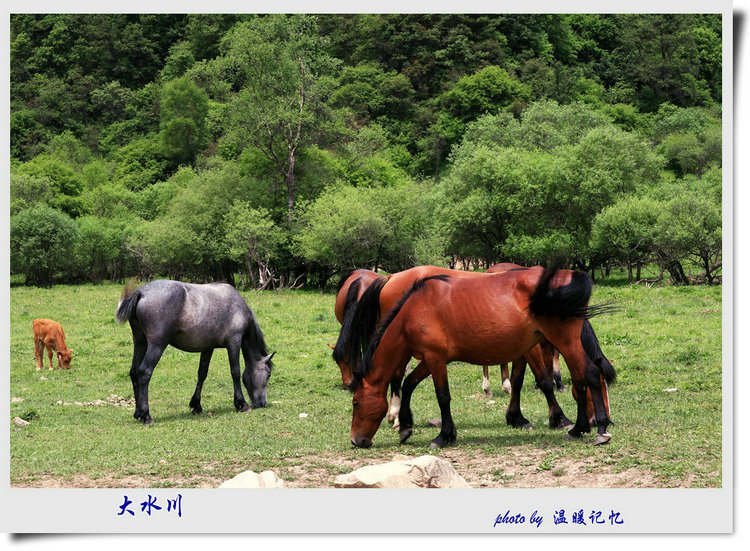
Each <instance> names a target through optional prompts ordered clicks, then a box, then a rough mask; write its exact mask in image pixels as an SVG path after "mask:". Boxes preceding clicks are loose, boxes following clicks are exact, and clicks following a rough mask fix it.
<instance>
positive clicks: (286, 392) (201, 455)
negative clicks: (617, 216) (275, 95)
mask: <svg viewBox="0 0 750 551" xmlns="http://www.w3.org/2000/svg"><path fill="white" fill-rule="evenodd" d="M121 289H122V286H121V285H113V284H102V285H95V286H94V285H57V286H54V287H52V288H51V289H40V288H32V287H23V286H13V287H11V289H10V335H9V337H10V339H9V340H10V355H9V356H10V396H11V403H10V418H9V420H8V422H9V423H10V456H11V457H10V476H11V485H12V486H24V487H28V486H31V487H35V486H39V487H49V486H54V487H76V486H84V487H91V486H102V487H113V486H114V487H118V486H129V485H139V486H147V487H175V486H176V487H215V486H216V485H218V484H219V483H220V482H221V481H222V480H225V479H228V478H231V477H232V476H234V475H235V474H237V473H238V472H241V471H243V470H248V469H252V470H254V471H256V472H261V471H264V470H268V469H271V470H274V471H276V472H277V473H280V476H281V477H282V478H283V479H285V480H286V481H287V482H289V483H290V484H291V485H294V484H295V483H296V484H297V485H308V484H309V485H313V486H331V485H332V480H333V478H334V477H335V475H337V474H340V473H342V472H346V471H348V470H351V468H352V467H356V466H360V465H365V464H369V463H376V462H382V461H387V460H390V459H391V458H392V457H393V456H394V455H396V454H403V455H409V456H418V455H423V454H427V453H433V454H436V455H444V456H445V457H447V458H449V459H451V460H453V461H454V462H455V461H456V457H457V456H459V455H460V456H461V457H465V458H472V457H476V456H479V455H481V457H482V458H484V459H485V461H484V463H482V465H483V466H482V467H481V468H482V469H484V471H485V472H481V473H474V474H475V475H477V476H482V477H485V478H486V479H487V480H490V481H492V480H495V481H498V484H502V481H503V478H504V476H506V475H505V474H504V472H503V471H502V469H500V468H493V467H492V461H493V460H497V463H498V464H500V463H503V462H507V461H508V460H509V458H512V457H528V458H530V459H529V460H528V461H527V463H525V464H527V466H528V469H529V470H530V471H531V472H535V471H536V472H542V471H551V472H553V473H555V472H557V471H556V469H558V470H559V469H564V467H562V465H564V464H570V462H574V463H577V464H581V465H585V469H586V470H587V471H592V472H596V471H597V470H606V471H607V472H612V473H618V472H628V473H632V474H633V476H636V477H638V476H642V477H643V478H644V480H648V481H650V482H648V484H647V485H649V486H658V487H713V488H715V487H721V486H722V427H723V424H722V338H721V335H722V314H721V291H722V289H721V287H707V286H690V287H669V286H654V287H651V288H648V287H645V286H642V285H636V286H628V285H627V284H626V283H625V282H624V281H623V280H621V279H616V278H612V279H610V280H607V281H605V282H604V283H600V282H597V284H596V285H595V288H594V295H593V299H592V303H602V302H611V303H614V304H616V305H617V306H619V307H620V308H619V310H618V311H616V312H613V313H608V314H606V315H602V316H599V317H596V318H594V319H593V320H592V325H593V326H594V328H595V330H596V332H597V336H598V337H599V341H600V344H601V347H602V349H603V351H604V353H605V354H606V355H607V357H608V358H609V359H610V360H611V361H612V362H613V363H614V365H615V368H616V370H617V381H616V383H615V384H614V385H612V386H611V387H610V389H609V395H610V409H611V417H612V419H613V421H614V422H615V426H614V427H611V428H610V432H611V433H612V435H613V438H612V440H611V442H610V443H609V444H608V445H606V446H601V447H595V446H593V445H591V442H592V441H593V436H592V435H586V436H584V438H583V439H582V440H581V441H575V442H569V441H566V440H565V439H564V435H563V434H562V433H560V432H558V431H554V430H551V429H549V428H548V427H547V424H546V422H547V406H546V402H545V401H544V398H543V396H542V395H541V393H540V392H539V391H536V390H534V388H533V378H532V377H531V376H530V375H529V376H527V377H526V384H525V386H524V389H523V394H522V398H521V406H522V409H523V412H524V415H525V416H526V417H527V418H528V419H529V420H530V421H531V423H532V424H533V425H534V430H533V431H521V430H518V429H513V428H511V427H508V426H507V425H506V424H505V408H506V406H507V402H508V396H507V395H505V394H503V393H502V392H501V391H500V383H501V380H500V372H499V368H492V370H491V375H490V378H491V381H492V386H493V391H494V394H495V395H494V397H493V398H492V399H487V398H485V397H483V396H482V395H481V368H480V367H478V366H470V365H463V364H459V363H455V364H451V366H450V367H449V376H450V385H451V395H452V402H451V406H452V411H453V416H454V420H455V422H456V426H457V430H458V440H457V442H456V444H454V445H453V446H451V447H449V448H446V449H444V450H436V451H432V450H430V449H429V443H430V440H431V439H432V438H434V437H435V435H436V434H437V431H438V429H435V428H431V427H428V426H427V424H426V422H427V420H429V419H431V418H436V417H439V410H438V406H437V402H436V400H435V396H434V389H433V387H432V384H431V383H430V382H429V380H426V381H424V382H423V383H422V385H421V386H420V387H418V388H417V390H416V391H415V395H414V398H413V402H412V406H413V411H414V417H415V423H416V428H415V432H414V435H413V436H412V437H411V439H410V440H409V441H408V442H407V443H405V444H404V445H399V443H398V436H397V433H396V432H394V431H393V430H391V429H390V427H389V426H388V424H387V422H386V421H383V425H382V426H381V428H380V430H379V431H378V433H377V434H376V435H375V438H374V445H373V447H372V448H370V449H367V450H359V449H354V448H353V447H352V445H351V443H350V442H349V432H350V424H351V396H350V395H349V393H348V392H347V391H345V390H343V389H342V388H341V378H340V374H339V370H338V367H337V366H336V365H335V363H334V362H333V360H332V359H331V350H330V348H329V347H328V345H329V344H333V343H335V341H336V338H337V335H338V329H339V325H338V322H337V321H336V319H335V317H334V315H333V304H334V299H335V295H334V294H333V293H332V292H329V293H320V292H319V291H313V290H282V291H262V292H259V291H247V292H242V295H243V296H244V298H245V300H246V301H247V303H248V304H249V305H250V307H251V308H252V309H253V311H254V312H255V314H256V316H257V318H258V321H259V323H260V325H261V328H262V329H263V332H264V334H265V338H266V342H267V344H268V347H269V350H272V351H274V350H275V351H276V356H275V357H274V371H273V373H272V375H271V379H270V381H269V387H268V400H269V405H268V407H266V408H264V409H258V410H253V411H250V412H247V413H237V412H236V411H235V410H234V408H233V405H232V384H231V378H230V375H229V366H228V362H227V358H226V354H225V353H224V351H223V350H217V351H216V353H215V354H214V355H213V358H212V361H211V368H210V371H209V375H208V378H207V380H206V383H205V385H204V389H203V399H202V405H203V409H204V413H203V414H202V415H200V416H194V415H192V414H191V411H190V408H189V407H188V402H189V400H190V397H191V395H192V393H193V390H194V388H195V382H196V375H197V369H198V354H188V353H185V352H181V351H179V350H176V349H174V348H171V347H170V348H168V349H167V351H166V352H165V354H164V356H163V357H162V359H161V361H160V362H159V364H158V366H157V367H156V370H155V371H154V375H153V378H152V380H151V384H150V387H149V404H150V408H151V415H152V417H153V419H154V421H155V424H154V425H153V426H143V425H142V424H140V423H138V422H136V421H135V420H134V419H133V417H132V414H133V411H134V407H135V406H134V404H133V403H132V397H133V390H132V386H131V382H130V377H129V374H128V372H129V369H130V362H131V355H132V341H131V333H130V327H129V326H128V325H127V324H125V325H120V324H118V323H117V322H116V321H115V317H114V311H115V307H116V305H117V301H118V299H119V296H120V292H121ZM39 317H46V318H52V319H54V320H56V321H58V322H60V323H61V324H62V326H63V328H64V329H65V332H66V336H67V340H68V346H69V347H70V348H71V349H72V350H73V362H72V364H71V369H70V370H69V371H59V370H57V369H56V365H57V364H56V359H55V362H54V366H55V369H54V370H53V371H49V370H47V369H46V367H45V369H43V370H42V371H37V370H36V369H35V363H34V350H33V344H32V332H31V323H32V320H33V319H35V318H39ZM45 362H46V356H45ZM562 371H563V381H564V383H565V384H566V386H568V388H570V375H569V373H568V372H567V369H566V368H565V366H564V364H563V366H562ZM243 390H244V389H243ZM558 400H559V401H560V404H561V406H562V407H563V409H564V411H565V412H566V414H567V415H568V417H570V418H574V416H575V404H574V402H573V398H572V395H571V393H570V392H569V391H568V392H564V393H561V394H559V395H558ZM16 417H20V418H22V419H25V420H27V421H29V422H30V424H29V425H28V426H23V427H19V426H16V425H14V424H13V423H12V420H13V419H14V418H16ZM540 457H541V458H542V459H539V458H540ZM487 459H489V461H487ZM521 461H523V459H522V460H521ZM456 467H457V468H459V467H461V465H460V464H458V465H456ZM466 468H468V467H466ZM312 470H314V471H315V472H316V473H317V474H316V475H315V478H314V482H312V480H313V479H312V478H310V479H308V478H306V474H305V473H307V472H308V471H312ZM459 472H460V470H459ZM561 472H562V471H561ZM321 473H322V474H321ZM508 476H509V477H510V475H508ZM308 480H310V482H307V481H308ZM532 484H533V483H532Z"/></svg>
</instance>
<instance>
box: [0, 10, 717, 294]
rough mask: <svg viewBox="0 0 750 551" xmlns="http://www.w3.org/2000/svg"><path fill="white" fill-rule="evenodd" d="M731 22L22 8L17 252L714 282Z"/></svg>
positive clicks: (300, 273) (22, 271) (302, 269)
mask: <svg viewBox="0 0 750 551" xmlns="http://www.w3.org/2000/svg"><path fill="white" fill-rule="evenodd" d="M721 39H722V37H721V17H720V16H719V15H701V14H677V15H631V14H608V15H599V14H532V15H506V14H503V15H481V16H470V15H460V14H449V15H397V16H395V15H376V14H356V15H319V16H312V15H289V16H286V15H267V16H255V15H221V14H200V15H162V14H149V15H136V14H128V15H122V14H94V15H90V14H56V15H34V14H16V15H13V16H12V17H11V116H10V126H11V128H10V131H11V161H12V166H11V181H10V195H11V197H10V199H11V203H10V204H11V240H12V243H13V251H14V254H13V256H12V258H11V271H12V273H13V274H19V275H21V276H22V279H23V281H25V282H26V283H28V284H35V285H50V284H51V283H53V282H55V281H100V280H104V279H110V280H119V279H121V278H123V277H127V276H130V275H134V274H139V275H141V276H143V277H154V276H157V275H163V276H169V277H175V278H183V279H191V280H196V281H202V280H211V279H224V280H229V281H233V282H234V281H235V278H236V277H237V276H238V275H239V277H240V282H241V283H244V284H246V285H252V286H253V287H258V288H259V287H266V288H268V287H281V286H285V285H290V284H292V283H293V282H307V283H308V284H316V285H321V286H323V285H325V284H326V282H328V281H329V280H331V278H334V276H337V275H338V274H340V273H341V272H344V271H348V270H351V269H353V268H355V267H365V266H369V267H378V268H382V269H386V270H392V271H393V270H400V269H404V268H407V267H410V266H412V265H414V264H418V263H427V262H430V263H439V264H446V265H451V266H453V265H456V264H458V263H460V262H463V263H464V264H463V265H469V266H475V267H483V266H486V265H489V264H491V263H494V262H496V261H515V262H519V263H524V264H531V263H544V262H547V261H549V260H551V259H553V258H558V259H562V260H563V261H564V262H566V263H567V264H568V265H570V266H572V267H576V268H579V269H586V270H589V271H591V272H592V273H594V268H595V267H597V266H607V267H609V266H610V265H612V264H622V265H623V266H624V267H626V268H627V270H628V273H629V274H630V276H631V280H632V281H634V280H638V279H640V278H641V275H642V274H641V269H642V268H643V267H644V266H647V265H650V266H655V267H656V270H655V272H650V273H649V275H648V277H650V278H651V279H659V278H662V277H665V278H668V279H669V280H670V281H671V282H673V283H680V284H685V283H691V282H709V283H710V282H715V281H717V280H720V277H721V100H722V98H721V64H722V59H721ZM34 220H38V221H39V222H40V224H38V225H37V226H36V227H34V226H35V224H34V223H33V221H34ZM45 225H47V226H48V227H49V228H51V229H50V232H51V233H50V234H49V235H54V236H55V237H54V239H46V238H45V235H47V234H46V233H45V231H46V230H45V229H44V228H45ZM40 232H41V233H40ZM608 269H609V268H607V270H605V272H604V273H607V271H608Z"/></svg>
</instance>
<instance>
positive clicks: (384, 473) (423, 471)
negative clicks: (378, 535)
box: [333, 455, 470, 488]
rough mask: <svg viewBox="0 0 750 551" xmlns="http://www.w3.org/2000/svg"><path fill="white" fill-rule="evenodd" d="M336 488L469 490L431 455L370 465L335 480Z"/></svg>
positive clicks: (441, 460) (446, 466) (456, 476)
mask: <svg viewBox="0 0 750 551" xmlns="http://www.w3.org/2000/svg"><path fill="white" fill-rule="evenodd" d="M333 485H334V486H336V487H337V488H470V486H469V484H468V483H467V482H466V481H465V480H464V479H463V478H462V477H461V475H459V474H458V473H457V472H456V470H455V469H454V468H453V466H452V465H451V464H450V462H448V461H446V460H445V459H440V458H439V457H434V456H432V455H423V456H421V457H417V458H415V459H406V460H403V461H391V462H389V463H383V464H381V465H369V466H367V467H362V468H360V469H357V470H356V471H354V472H351V473H349V474H342V475H339V476H337V477H336V479H335V480H334V482H333Z"/></svg>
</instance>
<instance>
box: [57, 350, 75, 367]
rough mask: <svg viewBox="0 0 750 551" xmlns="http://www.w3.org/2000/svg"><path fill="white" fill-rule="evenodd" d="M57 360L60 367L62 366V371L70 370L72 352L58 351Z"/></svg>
mask: <svg viewBox="0 0 750 551" xmlns="http://www.w3.org/2000/svg"><path fill="white" fill-rule="evenodd" d="M57 359H58V360H59V361H60V365H62V367H63V369H70V362H71V360H72V359H73V351H72V350H63V351H62V352H60V351H58V353H57Z"/></svg>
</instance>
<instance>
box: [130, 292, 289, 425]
mask: <svg viewBox="0 0 750 551" xmlns="http://www.w3.org/2000/svg"><path fill="white" fill-rule="evenodd" d="M116 317H117V321H119V322H120V323H124V322H125V320H128V321H130V327H131V329H132V330H133V363H132V365H131V367H130V379H131V381H132V382H133V394H134V395H135V413H134V414H133V417H135V418H136V419H138V420H140V421H142V422H143V423H144V424H147V425H148V424H152V423H153V422H154V421H153V420H152V419H151V416H150V415H149V410H148V383H149V381H150V380H151V374H152V373H153V371H154V368H155V367H156V364H157V363H158V362H159V359H160V358H161V355H162V353H163V352H164V349H165V348H166V347H167V345H169V344H171V345H172V346H174V347H175V348H179V349H180V350H184V351H186V352H200V353H201V356H200V363H199V366H198V384H197V385H196V387H195V393H194V394H193V397H192V399H191V400H190V407H191V408H192V410H193V413H195V414H199V413H201V412H202V411H203V408H201V389H202V388H203V381H204V380H205V379H206V375H207V374H208V365H209V362H210V361H211V355H212V354H213V351H214V348H226V349H227V353H228V355H229V366H230V368H231V372H232V382H233V383H234V407H235V408H236V409H237V410H238V411H248V410H249V409H251V406H250V405H248V403H247V402H246V401H245V397H244V396H243V394H242V387H241V385H240V363H239V359H240V350H242V355H243V356H244V358H245V370H244V372H243V373H242V382H243V383H244V384H245V388H247V393H248V397H249V398H250V402H251V403H252V407H253V408H259V407H265V406H266V402H267V400H266V387H267V384H268V379H269V377H270V376H271V368H272V363H271V358H272V357H273V354H267V351H266V344H265V342H264V340H263V333H262V332H261V330H260V327H259V326H258V322H257V320H256V319H255V315H254V314H253V312H252V310H250V308H249V307H248V306H247V304H246V303H245V301H244V300H243V298H242V297H241V296H240V294H239V293H238V292H237V290H236V289H235V288H234V287H232V286H231V285H228V284H226V283H209V284H206V285H195V284H192V283H182V282H179V281H170V280H166V279H160V280H156V281H152V282H150V283H146V284H145V285H144V286H143V287H141V288H139V289H138V290H136V291H133V289H132V284H128V285H126V286H125V289H124V290H123V292H122V297H121V298H120V302H119V304H118V305H117V312H116ZM274 354H275V353H274Z"/></svg>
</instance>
